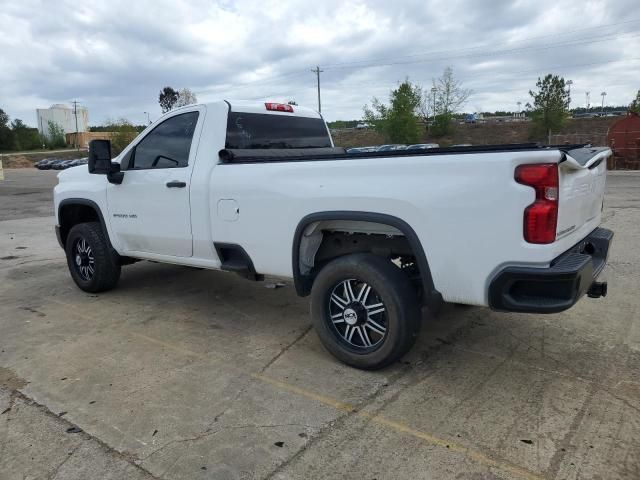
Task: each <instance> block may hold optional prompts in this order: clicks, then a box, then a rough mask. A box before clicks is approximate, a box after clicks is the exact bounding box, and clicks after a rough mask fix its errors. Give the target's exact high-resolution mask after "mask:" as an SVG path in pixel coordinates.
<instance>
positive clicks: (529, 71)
mask: <svg viewBox="0 0 640 480" xmlns="http://www.w3.org/2000/svg"><path fill="white" fill-rule="evenodd" d="M636 60H640V57H634V58H623V59H619V60H609V61H605V62H589V63H578V64H571V65H567V64H561V65H551V66H542V67H538V68H533V69H528V70H519V71H509V72H505V73H509V74H510V75H520V74H524V73H540V71H542V70H552V69H568V68H577V67H591V66H595V65H607V64H610V63H618V62H628V61H636ZM492 75H493V76H497V74H496V73H495V72H493V73H492ZM486 76H487V74H486V73H480V74H475V75H467V76H464V77H462V78H460V81H467V80H469V79H474V78H482V77H486ZM327 81H328V82H329V84H330V85H331V83H332V81H331V80H325V83H326V82H327ZM428 81H430V80H427V81H422V83H426V82H428ZM336 83H337V85H336V87H361V86H362V87H383V86H389V83H385V84H382V83H363V82H359V83H357V84H355V83H339V82H336ZM417 83H420V81H417ZM327 88H331V87H327Z"/></svg>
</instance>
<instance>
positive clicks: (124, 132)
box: [105, 118, 138, 156]
mask: <svg viewBox="0 0 640 480" xmlns="http://www.w3.org/2000/svg"><path fill="white" fill-rule="evenodd" d="M105 131H107V132H112V136H111V154H112V155H113V156H116V155H118V154H119V153H120V152H122V150H124V149H125V148H126V146H127V145H129V144H130V143H131V142H132V141H133V139H134V138H136V136H137V135H138V129H137V128H136V127H135V126H134V125H133V124H132V123H131V122H129V120H127V119H126V118H120V119H118V120H110V121H108V122H107V124H106V125H105Z"/></svg>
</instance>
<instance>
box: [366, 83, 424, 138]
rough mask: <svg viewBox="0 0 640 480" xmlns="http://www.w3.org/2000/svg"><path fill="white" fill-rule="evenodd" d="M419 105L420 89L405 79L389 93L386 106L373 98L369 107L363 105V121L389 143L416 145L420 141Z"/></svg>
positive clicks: (420, 99) (420, 100)
mask: <svg viewBox="0 0 640 480" xmlns="http://www.w3.org/2000/svg"><path fill="white" fill-rule="evenodd" d="M421 103H422V95H421V88H420V87H419V86H418V85H414V84H412V83H411V82H410V81H409V79H406V80H405V81H404V82H402V83H401V84H400V85H399V86H398V88H396V89H395V90H392V91H391V94H390V95H389V105H388V106H387V105H385V104H383V103H382V102H380V100H378V99H377V98H375V97H374V98H373V100H372V101H371V107H369V106H368V105H365V106H364V120H365V121H366V122H368V123H370V124H372V125H373V126H374V127H375V128H376V130H378V131H379V132H381V133H382V134H383V135H384V136H385V137H386V138H387V139H388V141H390V142H393V143H417V142H418V141H419V140H420V125H419V123H418V114H419V108H420V104H421Z"/></svg>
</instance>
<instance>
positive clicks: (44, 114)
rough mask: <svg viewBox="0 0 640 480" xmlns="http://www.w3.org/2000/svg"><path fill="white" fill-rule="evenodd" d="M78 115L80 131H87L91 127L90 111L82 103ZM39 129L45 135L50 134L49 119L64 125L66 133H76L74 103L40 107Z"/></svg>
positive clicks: (38, 113) (38, 114)
mask: <svg viewBox="0 0 640 480" xmlns="http://www.w3.org/2000/svg"><path fill="white" fill-rule="evenodd" d="M76 113H77V117H78V124H77V125H78V126H77V128H78V132H86V131H87V130H88V129H89V111H88V110H87V108H86V107H82V106H80V105H78V106H77V108H76ZM36 115H37V117H38V131H39V132H40V134H41V135H44V136H45V137H48V136H49V121H52V122H54V123H57V124H58V125H60V126H61V127H62V129H63V130H64V133H65V134H66V133H75V131H76V115H75V114H74V109H73V106H72V105H65V104H63V103H55V104H53V105H51V107H50V108H38V109H37V110H36Z"/></svg>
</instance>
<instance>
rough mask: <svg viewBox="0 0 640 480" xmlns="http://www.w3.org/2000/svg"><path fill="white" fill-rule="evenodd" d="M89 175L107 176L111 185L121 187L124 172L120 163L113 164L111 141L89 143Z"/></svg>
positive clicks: (92, 141)
mask: <svg viewBox="0 0 640 480" xmlns="http://www.w3.org/2000/svg"><path fill="white" fill-rule="evenodd" d="M88 167H89V173H94V174H97V175H106V176H107V180H108V181H109V183H114V184H116V185H120V184H121V183H122V179H123V178H124V172H121V171H120V164H119V163H112V162H111V142H110V141H109V140H91V142H89V162H88Z"/></svg>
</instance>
